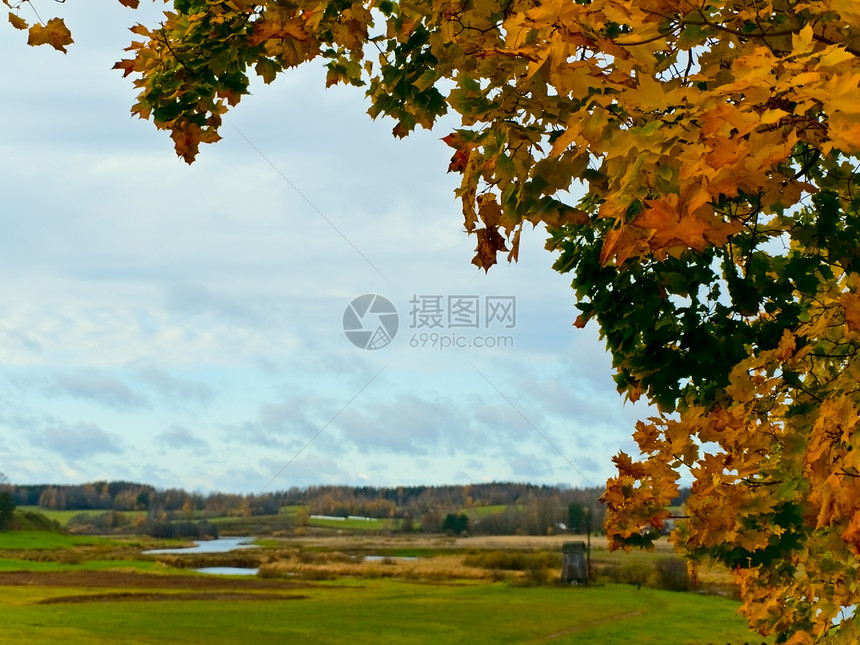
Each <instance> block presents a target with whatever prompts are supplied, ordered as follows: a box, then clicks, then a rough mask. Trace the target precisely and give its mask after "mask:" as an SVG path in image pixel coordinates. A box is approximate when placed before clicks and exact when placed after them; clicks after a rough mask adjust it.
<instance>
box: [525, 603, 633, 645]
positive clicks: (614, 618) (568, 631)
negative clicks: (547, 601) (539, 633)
mask: <svg viewBox="0 0 860 645" xmlns="http://www.w3.org/2000/svg"><path fill="white" fill-rule="evenodd" d="M641 613H642V611H641V610H638V609H637V610H636V611H628V612H627V613H626V614H617V615H616V616H610V617H609V618H603V619H601V620H595V621H594V622H591V623H585V624H584V625H577V626H576V627H571V628H570V629H563V630H562V631H560V632H555V633H554V634H550V635H549V636H544V637H543V638H541V639H540V640H539V641H536V642H538V643H546V642H547V641H551V640H555V639H556V638H561V637H562V636H568V635H569V634H575V633H576V632H581V631H582V630H583V629H589V628H591V627H598V626H600V625H606V624H608V623H614V622H616V621H619V620H624V619H625V618H633V617H634V616H639V615H640V614H641Z"/></svg>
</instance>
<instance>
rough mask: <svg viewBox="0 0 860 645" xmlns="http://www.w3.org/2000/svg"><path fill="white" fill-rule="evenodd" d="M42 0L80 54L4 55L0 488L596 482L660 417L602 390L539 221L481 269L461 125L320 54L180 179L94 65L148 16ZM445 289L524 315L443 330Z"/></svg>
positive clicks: (120, 90)
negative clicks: (326, 67) (367, 311)
mask: <svg viewBox="0 0 860 645" xmlns="http://www.w3.org/2000/svg"><path fill="white" fill-rule="evenodd" d="M113 4H116V6H113ZM157 4H158V3H157ZM37 6H38V7H39V9H40V11H42V12H43V13H44V14H45V15H49V12H51V11H55V10H56V11H60V12H63V13H62V14H61V15H64V16H65V17H66V19H67V23H68V24H69V26H70V28H71V29H72V32H73V34H74V36H75V40H76V43H75V44H74V45H72V46H71V47H70V48H69V53H68V55H66V56H63V55H62V54H60V53H58V52H55V51H53V50H49V49H45V48H39V49H31V48H28V47H26V45H25V41H26V35H25V34H23V33H21V32H16V31H15V30H14V29H12V28H11V26H10V25H8V24H5V26H3V27H2V29H3V35H2V38H0V55H2V58H0V66H2V71H0V74H2V78H3V81H4V82H3V84H2V86H0V147H2V154H0V193H2V195H3V206H2V211H0V226H2V235H0V272H2V290H3V297H2V298H0V471H2V472H5V473H6V474H7V475H8V476H9V477H10V479H12V481H14V482H20V483H43V482H82V481H90V480H93V479H101V478H107V479H129V480H135V481H145V482H148V483H152V484H155V485H157V486H163V487H168V486H182V487H186V488H188V489H198V490H203V491H209V490H228V491H236V492H257V491H260V490H264V489H266V490H273V489H279V488H286V487H289V486H293V485H298V486H305V485H309V484H322V483H348V484H370V485H380V486H387V485H398V484H422V483H423V484H446V483H467V482H477V481H487V480H500V481H501V480H515V481H531V482H537V483H553V484H555V483H563V484H569V485H601V484H602V483H603V481H604V480H605V478H606V477H607V476H608V475H610V474H611V472H612V465H611V462H610V457H611V456H612V455H613V454H614V453H615V452H617V451H618V450H620V449H623V450H627V451H628V452H631V451H634V446H633V443H632V440H631V439H630V433H631V431H632V428H633V424H634V422H635V420H636V419H637V418H640V417H642V416H645V415H646V414H647V412H648V411H647V409H646V408H645V407H644V406H642V405H637V406H633V405H631V404H629V403H628V404H623V402H622V399H621V398H620V397H619V396H618V395H617V393H616V392H615V389H614V385H613V383H612V379H611V368H610V360H609V358H608V356H607V355H606V354H605V352H604V351H603V349H602V347H601V345H600V342H599V340H598V338H597V332H596V329H594V328H592V327H591V326H590V327H589V328H588V329H586V330H577V329H575V328H573V327H572V323H573V320H574V319H575V317H576V314H577V312H576V310H575V308H574V298H573V292H572V291H571V289H570V287H569V283H570V280H569V278H568V277H566V276H560V275H558V274H556V273H555V272H553V271H552V268H551V265H552V262H553V255H552V254H550V253H548V252H547V251H545V250H544V249H543V243H544V235H543V233H542V231H541V230H539V229H538V230H535V231H528V232H527V233H525V234H524V235H523V246H522V250H521V253H520V261H519V263H518V264H514V265H511V266H508V265H504V266H498V267H496V268H494V269H493V270H491V271H490V273H489V275H484V274H483V272H480V271H478V270H477V269H476V268H475V267H474V266H472V265H471V264H470V260H471V258H472V255H473V249H474V246H475V241H474V238H470V237H469V236H467V235H466V234H465V233H464V232H463V224H462V215H461V213H460V207H459V204H458V203H457V202H456V201H455V198H454V195H453V189H454V187H455V186H456V184H457V176H455V175H449V174H447V173H446V168H447V165H448V160H449V157H450V149H449V148H448V147H447V146H445V144H444V143H442V142H441V141H440V138H441V137H443V136H445V134H447V133H448V132H449V131H450V130H451V129H452V128H453V127H456V123H455V122H454V121H452V120H445V121H443V122H442V123H440V124H439V126H438V127H437V128H436V129H435V130H434V131H432V132H426V131H422V132H418V133H416V134H415V135H414V136H412V137H410V138H409V139H406V140H403V141H399V140H396V139H395V138H394V137H392V136H391V134H390V130H391V128H392V126H393V123H392V122H389V121H386V120H380V121H378V122H373V121H371V120H370V118H369V117H368V116H367V115H366V114H365V111H366V109H367V107H368V104H367V102H366V101H365V99H364V97H363V94H362V92H361V90H358V89H355V88H331V89H329V90H326V89H324V72H323V71H322V69H321V67H319V66H314V65H308V66H305V67H302V68H300V69H298V70H294V71H293V72H292V73H290V74H287V75H285V76H283V77H281V78H280V79H278V80H277V81H276V82H275V83H274V84H273V85H272V86H262V84H255V85H254V91H253V95H252V96H249V97H246V98H245V99H244V100H243V101H242V103H241V104H240V105H239V106H238V107H237V108H236V109H234V110H233V111H232V112H231V113H230V114H228V115H227V117H226V119H225V125H224V127H223V130H222V135H223V137H224V139H223V140H222V141H221V142H219V143H218V144H216V145H214V146H206V147H205V148H204V149H203V150H202V152H201V154H200V157H199V159H198V161H197V162H196V163H195V164H193V165H192V166H187V165H186V164H185V163H184V162H182V161H181V160H179V159H177V158H176V157H175V155H174V153H173V151H172V142H171V141H170V139H169V137H168V136H167V134H165V133H163V132H158V131H156V129H155V128H154V126H152V124H150V123H146V122H143V121H140V120H139V119H136V118H132V117H131V116H130V113H129V109H130V106H131V104H132V102H133V97H134V91H133V88H132V87H131V83H130V82H129V79H123V78H122V76H121V74H120V73H119V72H117V71H112V70H111V69H110V68H111V67H112V65H113V63H114V62H115V61H116V60H118V59H119V58H120V57H121V54H122V49H123V47H125V46H126V45H127V43H128V42H129V41H130V39H131V34H130V33H129V32H128V31H127V27H129V26H131V25H132V24H134V22H137V21H140V22H147V20H150V22H151V16H152V15H153V11H152V7H148V8H147V9H146V11H145V12H137V13H136V12H133V11H129V10H126V9H124V8H122V7H121V6H119V4H118V3H100V5H99V7H98V8H97V9H96V8H93V7H92V6H90V3H84V2H69V3H65V4H63V5H58V4H55V3H44V6H42V5H37ZM22 15H24V17H25V18H27V19H28V20H32V16H29V15H26V14H22ZM148 16H149V17H148ZM362 294H381V295H383V296H385V297H386V298H387V299H388V300H389V301H390V302H391V303H392V304H393V305H394V307H395V308H396V310H397V313H398V315H399V329H398V333H397V335H396V337H395V338H394V339H393V341H392V342H391V343H390V344H388V345H387V346H385V347H382V348H380V349H377V350H373V351H369V350H364V349H359V348H357V347H356V346H354V345H353V344H351V343H350V341H349V340H348V339H347V338H346V336H345V334H344V332H343V328H342V324H343V315H344V310H345V309H346V307H347V306H348V305H349V303H350V301H352V300H353V298H355V297H357V296H360V295H362ZM449 297H451V298H452V300H451V301H450V302H451V303H453V304H456V303H460V304H461V305H462V304H463V303H477V306H478V307H479V308H480V311H481V312H482V313H483V314H485V313H486V305H487V299H488V298H490V299H492V298H493V297H502V298H509V299H513V300H515V302H516V318H515V321H514V322H515V324H514V325H513V327H507V326H505V327H503V328H502V326H500V325H494V326H491V327H490V328H487V327H485V326H484V323H485V321H484V320H483V319H481V320H479V321H478V323H479V326H478V328H477V329H476V328H471V327H461V328H457V327H452V326H451V325H450V324H449V321H448V318H447V314H448V313H449V311H448V309H447V306H448V304H449ZM433 298H439V300H438V302H439V303H441V304H442V306H443V314H444V317H443V319H442V320H441V321H440V326H439V327H436V328H433V329H430V328H426V327H425V328H418V327H414V328H412V327H411V324H412V316H411V315H410V310H411V309H412V308H414V305H411V304H410V301H413V300H417V301H418V302H420V303H422V305H427V303H430V302H436V300H432V299H433ZM461 298H463V299H461ZM425 308H426V307H425ZM467 311H468V310H467ZM371 319H372V316H371V317H369V318H368V319H367V320H368V321H370V320H371ZM374 320H375V319H374ZM459 320H460V322H461V323H462V322H463V321H464V320H465V319H464V318H460V319H459ZM455 322H456V321H455ZM422 333H426V334H428V335H427V336H424V337H422V336H421V334H422ZM431 333H437V334H439V335H440V337H441V336H444V337H445V338H454V339H456V343H459V344H461V345H465V346H464V347H448V348H445V349H440V348H439V341H437V342H436V344H435V346H433V345H432V344H431V343H432V336H430V335H429V334H431ZM476 337H479V338H478V340H479V341H484V344H493V343H496V344H500V343H504V344H507V345H508V346H506V347H494V348H487V347H480V348H478V347H474V346H471V345H474V344H475V339H476ZM499 337H504V340H499ZM410 341H411V342H410ZM446 342H450V341H446ZM413 345H418V347H414V346H413ZM422 345H423V346H422ZM511 345H512V346H511Z"/></svg>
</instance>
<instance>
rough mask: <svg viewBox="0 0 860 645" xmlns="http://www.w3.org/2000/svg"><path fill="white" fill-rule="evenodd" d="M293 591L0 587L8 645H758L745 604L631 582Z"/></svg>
mask: <svg viewBox="0 0 860 645" xmlns="http://www.w3.org/2000/svg"><path fill="white" fill-rule="evenodd" d="M68 591H69V592H70V593H80V590H78V591H75V590H68ZM90 591H91V590H90ZM111 591H114V592H117V593H119V592H120V590H111ZM290 593H291V595H296V594H300V595H301V596H303V598H301V599H283V600H239V601H230V602H225V601H221V600H182V601H170V600H156V601H153V600H149V601H137V600H123V601H120V600H104V599H101V600H95V601H92V602H73V603H72V602H58V603H55V604H39V603H40V601H44V600H46V599H49V598H53V599H56V598H57V597H61V596H62V590H61V589H60V590H58V589H57V588H56V587H51V588H47V587H46V588H27V589H24V590H22V589H15V588H10V587H0V621H2V624H3V625H4V627H3V638H4V640H5V641H6V642H26V643H29V644H32V645H40V644H45V645H48V644H53V643H57V642H63V643H69V644H73V643H81V644H83V643H128V644H138V643H139V644H143V643H177V642H181V643H189V644H190V643H223V644H230V643H237V644H238V643H242V644H244V643H255V644H256V643H259V644H265V643H308V644H316V643H319V644H329V643H330V644H336V643H343V642H345V641H346V640H348V641H349V642H350V643H351V645H363V644H374V645H376V644H380V643H397V644H403V645H409V644H423V643H463V644H467V643H474V644H478V643H488V644H489V643H493V644H503V643H544V642H553V643H560V644H563V643H602V644H604V645H615V644H618V645H621V644H622V643H623V644H625V645H626V644H629V643H637V644H641V645H648V644H652V643H653V644H654V645H705V644H707V643H719V644H720V645H722V644H724V643H738V644H740V643H744V642H751V639H750V634H749V632H748V631H747V630H746V628H745V626H744V624H743V621H741V620H740V619H739V618H738V617H737V616H736V614H735V612H736V608H737V604H736V603H733V602H731V601H728V600H723V599H719V598H709V597H702V596H697V595H693V594H678V593H672V592H668V591H656V590H650V589H641V590H638V591H637V590H636V589H635V588H633V587H627V586H617V585H611V586H606V587H594V588H589V589H583V588H558V587H552V588H533V589H522V588H513V587H509V586H507V585H504V584H483V585H453V586H450V585H427V584H410V583H406V582H397V581H389V580H374V581H369V582H367V583H366V584H362V585H360V586H356V585H355V584H349V585H343V584H332V585H326V586H316V587H311V588H303V589H294V590H291V592H290ZM755 642H759V641H755Z"/></svg>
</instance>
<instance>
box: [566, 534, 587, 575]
mask: <svg viewBox="0 0 860 645" xmlns="http://www.w3.org/2000/svg"><path fill="white" fill-rule="evenodd" d="M561 556H562V560H561V581H562V583H563V584H568V585H584V584H587V583H588V566H587V564H586V546H585V542H565V543H564V544H562V545H561Z"/></svg>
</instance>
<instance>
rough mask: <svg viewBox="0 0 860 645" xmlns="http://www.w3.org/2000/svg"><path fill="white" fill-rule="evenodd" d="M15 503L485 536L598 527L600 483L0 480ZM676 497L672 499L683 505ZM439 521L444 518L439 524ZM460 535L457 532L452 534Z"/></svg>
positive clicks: (160, 516)
mask: <svg viewBox="0 0 860 645" xmlns="http://www.w3.org/2000/svg"><path fill="white" fill-rule="evenodd" d="M2 488H3V490H5V491H8V492H9V493H11V495H12V497H13V499H14V501H15V504H17V505H18V506H43V507H45V508H49V509H54V510H80V511H145V512H146V517H147V518H148V519H150V520H157V521H176V520H189V519H192V518H195V519H200V518H207V517H224V516H234V517H248V516H255V515H274V514H278V513H279V512H280V510H281V509H282V508H284V507H301V512H300V513H298V518H299V522H302V521H303V520H304V521H306V518H307V516H309V515H327V516H342V517H347V516H350V515H359V516H364V517H372V518H382V519H392V520H397V525H398V526H400V527H401V530H420V531H422V532H427V533H436V532H440V531H444V530H446V529H448V530H450V529H451V528H452V527H451V522H452V519H451V518H449V517H448V516H449V515H451V514H454V515H455V516H456V517H458V523H457V524H456V527H457V528H458V529H460V528H462V522H463V520H462V518H459V515H460V514H463V515H465V516H466V517H468V527H467V530H468V531H469V532H472V533H489V534H508V533H510V534H513V533H527V534H543V533H546V532H552V531H555V530H559V529H561V530H564V529H569V530H574V531H577V532H584V531H585V530H587V529H588V528H590V529H591V530H592V531H598V530H600V528H601V527H602V525H603V513H604V509H603V507H602V505H601V504H600V502H599V497H600V495H601V494H602V493H603V489H601V488H596V487H595V488H566V487H561V486H547V485H535V484H527V483H515V482H490V483H482V484H469V485H465V486H453V485H452V486H398V487H391V488H377V487H372V486H359V487H354V486H308V487H306V488H299V487H291V488H289V489H286V490H281V491H273V492H269V493H263V494H260V495H240V494H231V493H209V494H203V493H199V492H188V491H185V490H182V489H179V488H168V489H158V488H155V487H153V486H150V485H147V484H139V483H135V482H127V481H111V482H108V481H97V482H91V483H87V484H75V485H53V484H38V485H15V484H10V483H7V484H4V485H2ZM685 497H686V495H682V496H681V497H679V498H678V499H677V500H675V503H676V504H678V505H680V504H681V503H683V501H684V499H685ZM446 520H447V522H446ZM456 532H460V531H456Z"/></svg>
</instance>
